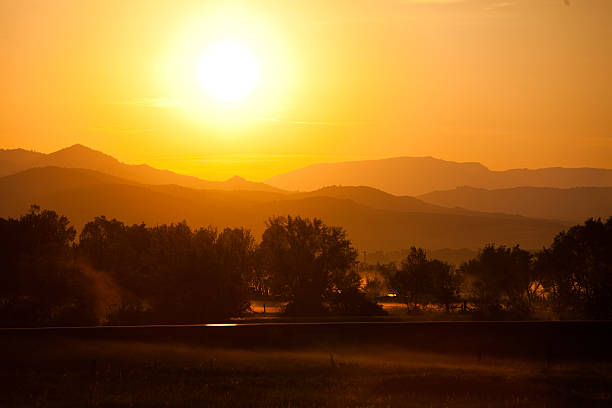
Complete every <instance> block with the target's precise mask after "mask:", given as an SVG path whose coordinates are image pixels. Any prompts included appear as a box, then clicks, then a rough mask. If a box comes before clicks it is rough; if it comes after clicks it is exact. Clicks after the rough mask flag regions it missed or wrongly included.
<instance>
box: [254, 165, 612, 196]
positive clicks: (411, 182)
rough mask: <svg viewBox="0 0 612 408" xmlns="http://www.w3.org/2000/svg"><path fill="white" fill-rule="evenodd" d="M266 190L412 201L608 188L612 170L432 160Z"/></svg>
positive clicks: (326, 170) (321, 170) (287, 177)
mask: <svg viewBox="0 0 612 408" xmlns="http://www.w3.org/2000/svg"><path fill="white" fill-rule="evenodd" d="M265 182H266V183H267V184H270V185H272V186H275V187H278V188H281V189H292V190H300V191H311V190H316V189H319V188H322V187H325V186H331V185H343V186H370V187H374V188H377V189H380V190H383V191H386V192H388V193H391V194H395V195H409V196H417V195H421V194H426V193H429V192H432V191H437V190H450V189H454V188H456V187H460V186H472V187H477V188H486V189H497V188H511V187H520V186H534V187H556V188H571V187H582V186H612V170H610V169H594V168H561V167H553V168H544V169H535V170H531V169H514V170H505V171H493V170H489V169H488V168H487V167H485V166H483V165H482V164H480V163H457V162H452V161H445V160H439V159H435V158H432V157H397V158H391V159H382V160H366V161H352V162H341V163H320V164H314V165H312V166H308V167H304V168H301V169H297V170H294V171H291V172H288V173H284V174H280V175H278V176H274V177H271V178H269V179H267V180H266V181H265Z"/></svg>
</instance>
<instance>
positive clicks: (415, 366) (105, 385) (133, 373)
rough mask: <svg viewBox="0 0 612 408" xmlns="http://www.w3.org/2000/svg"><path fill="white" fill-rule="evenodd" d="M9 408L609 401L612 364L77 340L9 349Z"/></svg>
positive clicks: (5, 356)
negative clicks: (549, 362) (262, 349)
mask: <svg viewBox="0 0 612 408" xmlns="http://www.w3.org/2000/svg"><path fill="white" fill-rule="evenodd" d="M2 361H3V369H2V394H1V395H0V405H1V406H19V407H22V406H50V407H60V406H83V407H87V406H91V407H94V406H95V407H97V406H100V407H128V406H129V407H157V406H181V407H189V406H230V407H234V406H236V407H241V406H245V407H247V406H248V407H251V406H256V407H318V406H334V407H342V406H353V407H393V406H407V407H411V406H414V407H422V406H426V407H429V406H459V407H474V406H476V407H478V406H482V407H507V406H548V407H553V406H554V407H559V406H609V405H611V404H612V397H611V395H610V393H611V390H612V371H611V370H610V368H611V367H610V365H608V364H603V363H601V364H598V363H590V364H586V363H571V364H570V363H565V364H563V365H555V366H552V367H545V366H544V363H543V362H539V361H527V360H510V359H499V358H498V359H493V358H488V357H487V356H484V357H483V358H482V359H480V360H479V359H478V357H477V356H473V355H466V356H461V355H459V356H458V355H453V356H450V355H445V354H432V353H416V352H409V351H406V350H401V349H386V350H380V349H372V348H369V349H359V348H357V349H351V350H347V349H340V350H339V349H334V350H321V349H319V350H316V349H304V350H301V351H286V350H285V351H280V350H269V349H268V350H265V351H257V350H228V349H212V348H202V347H197V346H188V345H181V344H156V343H142V342H112V341H76V340H65V341H59V342H53V343H52V344H46V345H44V347H42V346H41V347H39V348H33V347H32V344H31V343H28V344H27V345H26V344H23V345H20V346H13V349H12V350H10V349H9V348H7V347H5V348H4V352H3V353H2Z"/></svg>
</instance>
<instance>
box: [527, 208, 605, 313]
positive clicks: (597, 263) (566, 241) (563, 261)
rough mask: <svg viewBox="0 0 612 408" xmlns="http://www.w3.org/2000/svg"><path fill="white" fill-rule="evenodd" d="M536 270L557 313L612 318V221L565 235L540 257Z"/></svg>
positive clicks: (587, 224) (589, 222) (594, 223)
mask: <svg viewBox="0 0 612 408" xmlns="http://www.w3.org/2000/svg"><path fill="white" fill-rule="evenodd" d="M536 269H537V270H538V271H539V273H540V274H541V276H542V279H543V284H544V287H545V289H546V292H547V293H548V295H549V297H550V300H551V302H552V304H553V306H554V309H555V310H556V311H557V312H560V313H565V312H570V313H573V314H574V315H575V316H579V317H583V318H588V319H610V318H612V218H609V219H608V220H607V221H606V222H602V221H601V220H600V219H598V220H594V219H589V220H587V221H586V222H585V223H584V224H583V225H576V226H574V227H572V228H570V229H569V230H568V231H566V232H561V233H560V234H558V235H557V236H556V237H555V240H554V242H553V244H552V245H551V247H550V248H549V249H544V250H543V251H541V252H540V253H539V254H538V257H537V263H536Z"/></svg>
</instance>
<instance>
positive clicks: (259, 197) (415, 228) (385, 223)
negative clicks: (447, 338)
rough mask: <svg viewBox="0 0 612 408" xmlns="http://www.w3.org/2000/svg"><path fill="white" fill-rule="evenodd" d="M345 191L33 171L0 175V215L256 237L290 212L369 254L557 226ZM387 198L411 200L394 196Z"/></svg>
mask: <svg viewBox="0 0 612 408" xmlns="http://www.w3.org/2000/svg"><path fill="white" fill-rule="evenodd" d="M327 191H328V192H329V190H327ZM338 191H342V190H338ZM350 191H351V190H350V189H349V190H346V191H344V192H343V193H342V194H344V195H345V197H346V198H338V197H329V196H325V195H316V194H314V193H311V194H310V195H309V196H303V197H300V196H299V195H295V196H294V195H287V194H279V193H268V192H257V191H255V192H249V191H215V190H207V191H205V190H193V189H189V188H185V187H180V186H148V185H145V184H136V183H133V182H130V181H127V180H124V179H119V178H116V177H113V176H108V175H105V174H102V173H99V172H95V171H91V170H82V169H66V168H53V167H51V168H36V169H30V170H27V171H26V172H23V173H18V174H14V175H10V176H5V177H3V178H0V195H2V196H3V197H8V199H5V200H2V202H0V216H1V217H7V216H17V215H19V214H22V213H23V212H25V211H26V210H27V208H28V206H29V205H30V204H31V203H36V204H39V205H40V206H42V207H44V208H51V209H55V210H57V211H59V212H60V213H62V214H65V215H66V216H68V217H69V219H70V220H71V221H72V222H73V223H74V225H76V227H77V228H79V229H80V228H81V227H82V226H83V224H84V223H85V222H87V221H89V220H91V219H92V218H93V217H95V216H98V215H106V216H107V217H109V218H113V217H114V218H117V219H120V220H123V221H125V222H127V223H140V222H145V223H147V224H152V225H154V224H159V223H169V222H180V221H182V220H186V221H187V222H188V223H189V224H190V225H192V226H196V227H197V226H207V225H214V226H217V227H219V228H223V227H226V226H245V227H247V228H249V229H251V230H252V231H253V232H254V234H255V236H256V237H258V238H259V237H260V234H261V232H262V231H263V230H264V228H265V220H266V219H267V218H269V217H270V216H274V215H287V214H292V215H302V216H307V217H320V218H322V219H323V220H324V221H325V222H326V223H328V224H331V225H339V226H342V227H344V228H345V229H346V230H347V231H348V233H349V236H350V238H351V239H352V240H353V241H354V243H355V245H357V246H358V247H359V248H360V249H362V250H369V251H375V250H385V251H389V250H398V249H402V248H407V247H409V246H411V245H419V246H424V247H427V248H430V249H438V248H478V247H480V246H482V245H484V244H485V243H488V242H493V241H494V242H496V243H500V244H502V243H503V244H508V245H513V244H517V243H520V244H521V245H522V246H524V247H527V248H539V247H541V246H543V245H547V244H549V243H550V241H551V240H552V238H553V237H554V235H555V234H556V233H558V232H559V231H560V230H562V229H563V228H564V225H563V224H560V223H557V222H551V221H543V220H537V219H530V218H525V217H516V216H508V215H503V214H501V215H498V214H476V213H475V214H461V213H453V212H452V211H449V212H446V213H444V212H440V211H434V210H435V209H436V207H435V206H431V207H430V208H433V209H434V210H432V211H431V212H426V211H425V210H426V208H423V210H422V211H415V210H414V209H412V210H411V208H410V207H403V208H399V207H398V208H395V209H390V208H386V209H383V208H380V207H383V204H381V203H378V204H376V203H370V204H371V205H373V206H368V205H365V204H364V203H365V202H366V200H364V199H363V196H360V195H359V194H357V195H355V197H356V198H355V200H352V199H349V198H348V197H351V195H350V194H349V192H350ZM374 193H375V195H380V192H374ZM383 194H384V193H383ZM360 197H361V198H360ZM360 199H361V202H358V201H359V200H360ZM388 199H389V201H388V202H387V203H386V204H384V205H386V206H387V207H393V206H396V204H390V203H392V202H393V200H394V199H393V196H391V198H388ZM395 199H397V200H398V202H412V200H408V201H406V200H405V199H404V198H402V197H396V198H395ZM414 200H415V201H414V202H416V203H417V204H418V202H419V201H418V200H416V199H414ZM418 205H421V204H418ZM424 205H425V206H427V205H428V204H424ZM375 206H378V207H379V208H375Z"/></svg>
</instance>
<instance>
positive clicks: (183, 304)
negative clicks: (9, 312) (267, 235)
mask: <svg viewBox="0 0 612 408" xmlns="http://www.w3.org/2000/svg"><path fill="white" fill-rule="evenodd" d="M79 250H80V251H81V254H82V255H83V256H85V257H86V258H87V259H89V260H90V262H91V263H92V264H93V265H94V267H96V268H99V269H102V270H104V271H106V272H108V273H109V274H110V275H111V276H112V277H113V279H115V281H116V282H118V283H119V285H120V286H121V287H122V288H123V289H124V290H125V293H124V294H123V299H124V303H123V304H122V305H120V306H119V308H118V309H117V310H115V311H114V313H113V314H112V316H111V318H112V320H113V322H115V323H144V322H152V321H155V322H173V323H176V322H203V321H211V320H219V319H224V318H227V317H229V316H236V315H240V314H241V313H242V312H244V311H245V310H246V309H247V308H248V307H249V300H248V290H247V288H248V287H247V282H248V281H249V279H251V277H252V275H253V269H254V268H253V263H254V252H255V244H254V239H253V237H252V236H251V234H250V232H249V231H246V230H244V229H225V230H224V231H223V232H221V233H220V234H219V233H217V231H216V230H215V229H214V228H211V227H209V228H202V229H198V230H195V231H192V230H191V229H190V228H189V226H188V225H187V224H186V223H185V222H182V223H178V224H170V225H159V226H156V227H152V228H148V227H146V226H145V225H143V224H140V225H133V226H130V227H128V226H125V225H124V224H123V223H121V222H119V221H116V220H110V221H109V220H107V219H106V218H105V217H97V218H96V219H94V220H93V221H92V222H90V223H88V224H87V225H86V226H85V227H84V228H83V231H82V233H81V239H80V244H79Z"/></svg>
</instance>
